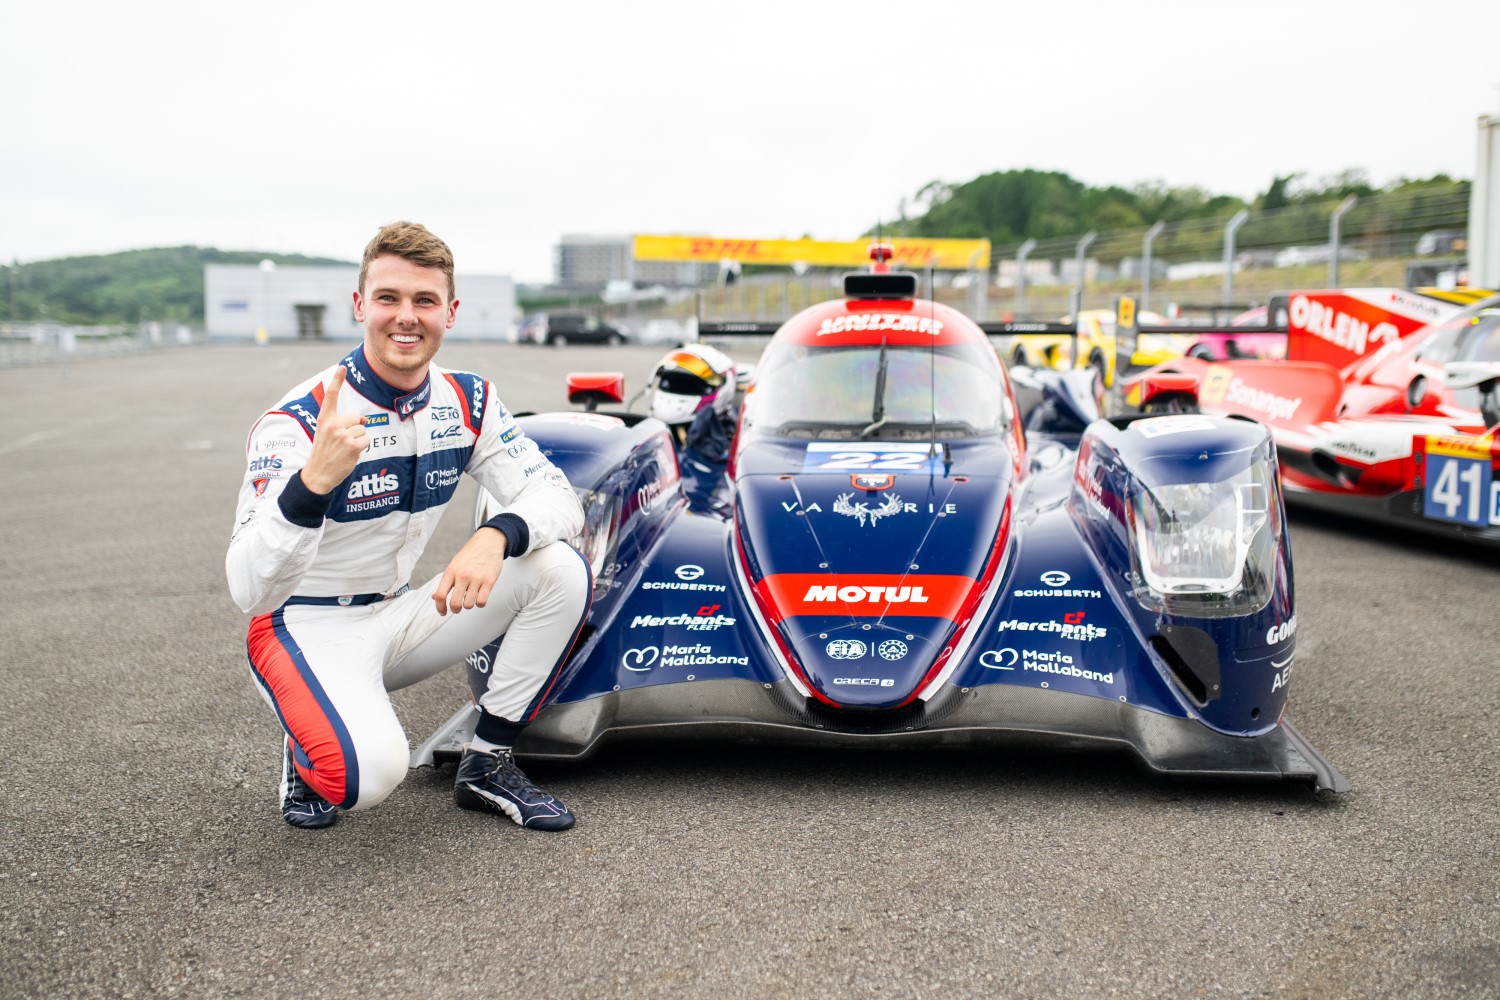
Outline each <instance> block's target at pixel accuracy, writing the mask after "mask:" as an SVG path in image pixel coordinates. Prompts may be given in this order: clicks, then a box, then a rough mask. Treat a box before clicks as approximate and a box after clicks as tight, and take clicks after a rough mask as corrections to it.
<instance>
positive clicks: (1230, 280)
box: [1224, 208, 1250, 306]
mask: <svg viewBox="0 0 1500 1000" xmlns="http://www.w3.org/2000/svg"><path fill="white" fill-rule="evenodd" d="M1248 218H1250V213H1249V212H1247V211H1245V209H1243V208H1242V209H1240V210H1239V211H1238V212H1236V213H1234V218H1232V219H1230V220H1229V225H1227V226H1225V227H1224V304H1225V305H1226V306H1227V305H1229V304H1230V303H1231V302H1233V301H1234V234H1235V233H1236V232H1238V231H1239V228H1240V227H1241V226H1243V225H1244V224H1245V220H1246V219H1248Z"/></svg>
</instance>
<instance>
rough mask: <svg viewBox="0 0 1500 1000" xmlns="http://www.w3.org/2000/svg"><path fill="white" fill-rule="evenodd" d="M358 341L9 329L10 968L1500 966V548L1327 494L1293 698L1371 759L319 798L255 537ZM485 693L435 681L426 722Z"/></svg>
mask: <svg viewBox="0 0 1500 1000" xmlns="http://www.w3.org/2000/svg"><path fill="white" fill-rule="evenodd" d="M662 350H663V349H662V348H647V347H633V346H627V347H624V348H618V349H606V348H582V347H574V348H569V349H567V350H563V351H557V350H552V349H544V348H525V347H518V346H479V345H472V344H463V343H457V342H455V343H450V344H448V345H447V346H446V347H445V348H444V349H443V353H442V354H441V355H440V360H442V361H443V362H444V363H446V364H447V365H449V366H450V367H460V368H471V369H473V370H475V371H479V372H482V373H485V374H487V375H489V376H491V377H493V378H495V379H496V380H497V382H498V385H499V391H500V394H501V398H502V399H504V400H505V401H506V403H507V404H508V405H510V406H511V408H513V409H533V408H550V409H556V408H564V407H565V406H566V401H565V399H564V395H563V391H562V375H563V373H564V372H565V371H567V370H570V369H572V370H599V369H616V368H618V369H623V370H625V371H626V372H627V374H628V376H629V379H630V388H631V389H632V391H633V390H634V388H636V387H638V386H639V385H640V384H641V380H642V378H643V377H644V376H645V374H646V373H647V372H648V371H649V369H650V367H651V365H652V363H653V362H654V361H655V359H656V358H657V357H658V356H659V355H660V354H661V353H662ZM341 353H342V348H341V347H339V346H337V345H334V346H330V345H326V344H325V345H297V344H287V345H271V346H268V347H260V348H257V347H254V346H250V345H244V346H210V347H203V348H184V349H176V350H171V351H164V352H160V353H154V354H147V355H140V356H134V357H123V358H114V359H109V360H103V361H75V362H73V363H72V364H70V365H67V366H61V365H59V366H53V367H44V368H26V369H10V370H0V388H3V391H4V400H5V402H4V408H5V418H4V422H5V426H6V433H5V434H4V436H3V438H0V462H3V476H4V484H5V485H4V492H3V496H4V503H3V514H4V516H3V518H0V532H3V535H0V537H3V546H0V568H3V573H0V625H3V628H0V637H3V645H0V716H3V718H0V721H3V726H0V740H3V768H0V975H3V980H0V984H3V985H0V994H3V995H4V996H7V997H44V996H45V997H66V996H83V997H144V996H163V995H169V994H171V995H177V996H244V997H295V998H306V997H368V996H372V995H387V996H393V997H394V996H432V997H443V996H493V995H506V994H514V993H523V992H524V993H525V994H527V995H538V996H561V995H571V996H587V997H658V996H661V997H665V996H702V997H707V996H712V997H716V998H717V997H724V996H730V997H762V996H784V995H797V996H807V997H867V996H875V995H881V996H893V997H901V996H918V995H922V996H927V995H932V996H937V995H949V996H964V997H972V996H1031V997H1072V996H1080V995H1122V996H1142V997H1145V996H1162V995H1167V994H1174V995H1208V996H1249V997H1254V996H1272V997H1283V996H1288V997H1302V996H1306V997H1370V996H1381V997H1409V996H1465V997H1474V996H1497V995H1500V986H1497V983H1500V903H1497V900H1500V863H1497V857H1496V846H1495V845H1496V843H1497V841H1500V811H1497V804H1496V779H1497V776H1500V732H1497V725H1500V711H1497V707H1500V694H1497V690H1500V677H1497V671H1496V649H1497V646H1500V625H1497V618H1500V616H1497V614H1496V611H1497V598H1496V594H1497V584H1500V569H1497V568H1496V565H1495V563H1496V562H1497V560H1495V559H1494V558H1493V556H1492V555H1491V556H1468V555H1466V554H1464V553H1463V552H1461V551H1457V550H1455V549H1453V548H1452V547H1441V548H1439V547H1437V546H1435V545H1434V543H1432V542H1427V541H1422V540H1414V541H1402V540H1398V539H1390V538H1387V537H1384V536H1385V535H1386V529H1382V528H1371V527H1367V526H1361V525H1357V524H1342V523H1340V522H1339V521H1337V520H1335V519H1331V518H1327V517H1312V516H1304V515H1297V514H1294V516H1293V518H1292V537H1293V544H1294V553H1295V559H1296V571H1297V585H1298V587H1297V597H1298V622H1299V645H1298V657H1297V671H1296V675H1295V677H1294V686H1293V690H1292V700H1291V708H1290V711H1289V718H1291V719H1293V720H1294V721H1295V722H1296V724H1297V725H1298V727H1299V728H1300V729H1301V730H1302V732H1303V733H1304V735H1306V736H1307V737H1308V738H1309V739H1310V740H1311V741H1312V742H1313V744H1314V745H1315V746H1317V747H1318V748H1319V749H1321V750H1322V751H1323V752H1324V754H1326V755H1327V756H1328V758H1329V759H1330V760H1332V761H1333V762H1334V764H1335V765H1336V766H1337V767H1339V768H1340V769H1341V770H1342V771H1343V773H1344V774H1345V775H1346V776H1348V777H1349V779H1350V780H1351V781H1352V782H1353V783H1354V791H1353V792H1352V793H1350V794H1348V795H1346V796H1344V797H1342V798H1340V799H1337V800H1336V801H1332V802H1326V801H1318V800H1317V799H1315V798H1314V797H1313V796H1312V795H1311V794H1310V793H1309V792H1307V791H1306V790H1304V789H1303V788H1301V787H1298V786H1272V785H1243V784H1224V783H1185V782H1180V781H1170V780H1163V779H1158V778H1153V777H1150V776H1147V775H1145V774H1143V773H1142V772H1140V771H1138V770H1137V769H1136V768H1135V767H1134V766H1133V765H1132V764H1131V763H1130V762H1129V760H1127V759H1123V758H1116V757H1112V756H1100V755H1093V754H1078V753H1074V754H1056V753H1037V752H1023V751H1019V750H1018V751H1004V752H999V751H996V752H930V753H929V752H918V753H868V754H859V753H838V752H827V751H789V750H774V749H772V750H768V749H744V748H736V747H723V746H705V747H692V748H683V747H680V746H669V747H620V748H611V749H606V750H604V751H602V752H601V753H600V754H599V755H597V756H596V757H595V758H594V759H593V760H592V761H590V762H588V763H586V764H584V765H581V766H575V767H549V768H533V769H532V771H533V774H534V775H535V776H536V777H538V778H540V779H542V783H543V784H544V785H545V786H546V787H547V788H549V789H550V790H552V791H555V792H556V793H557V794H558V795H559V796H560V797H562V798H563V799H564V800H565V801H566V802H568V803H569V804H570V805H571V806H573V808H574V809H575V810H576V811H577V813H578V815H579V817H580V820H579V825H578V827H577V828H576V829H574V830H573V831H571V832H569V833H567V834H563V835H556V836H554V835H544V834H539V833H529V832H525V831H522V830H520V829H519V828H517V827H515V826H513V825H511V824H510V823H509V822H505V821H502V820H497V819H494V818H490V817H485V816H480V815H476V814H471V813H466V812H461V811H460V810H458V809H456V808H455V807H454V806H453V804H452V802H451V798H450V784H451V781H452V769H451V768H449V769H445V770H442V771H436V772H435V771H430V770H424V771H416V772H413V773H412V774H411V776H410V778H409V780H408V781H407V782H406V783H405V784H404V785H403V786H402V787H401V788H400V789H398V790H397V791H396V792H395V794H393V795H392V796H391V798H390V799H388V800H387V801H386V802H385V803H384V804H382V805H381V806H380V807H379V808H377V809H375V810H373V811H370V812H367V813H361V814H358V815H354V816H345V817H344V818H343V820H342V822H340V823H339V824H338V826H336V827H335V828H334V829H332V830H330V831H325V832H321V833H307V832H302V831H293V830H289V829H287V828H286V827H284V826H283V825H282V823H281V822H280V819H279V818H278V815H277V812H276V808H275V805H276V803H275V786H276V772H277V768H278V753H277V749H276V748H277V732H278V730H277V727H276V724H275V721H274V719H273V718H272V716H271V714H270V713H269V712H268V711H267V710H266V709H265V707H264V706H263V704H262V703H261V701H260V699H259V698H258V697H257V696H256V694H255V692H254V690H253V689H252V685H251V682H250V679H249V677H248V675H247V672H246V669H245V667H244V661H243V635H244V628H245V620H244V617H243V616H242V615H241V614H240V612H239V611H238V610H237V609H236V608H235V607H234V606H233V604H232V603H231V602H230V600H229V597H228V594H227V593H226V588H225V582H224V572H223V556H224V548H225V545H226V543H227V541H228V537H229V531H230V527H231V522H232V519H233V518H232V514H233V501H234V494H235V489H236V486H237V484H238V481H239V476H240V470H241V469H242V467H243V466H242V462H243V455H242V448H243V441H244V436H245V433H246V431H247V430H248V427H249V425H250V422H251V421H252V419H253V418H254V417H255V416H256V415H258V414H259V412H260V411H261V410H262V409H263V408H264V407H265V406H267V405H269V404H270V403H271V402H272V401H274V399H275V397H276V396H277V394H278V393H279V392H281V391H282V390H284V389H286V388H289V387H290V386H291V385H293V384H294V383H296V382H297V381H299V380H300V379H302V378H304V377H305V376H306V375H308V374H310V373H311V372H312V371H314V370H315V369H316V368H318V367H320V366H322V365H324V364H327V363H330V362H331V361H332V360H334V359H335V358H337V357H338V356H339V355H340V354H341ZM749 353H750V354H751V355H752V356H753V353H754V352H749ZM464 496H465V497H467V496H468V494H464ZM454 511H455V515H454V516H451V517H450V518H449V519H448V521H447V522H446V523H445V524H444V525H443V526H442V527H441V528H440V529H439V532H438V535H437V537H436V539H435V540H434V543H433V545H432V546H431V547H430V549H429V555H428V556H427V557H426V558H425V559H424V560H423V563H422V566H421V567H420V568H419V575H420V574H422V573H433V572H436V571H438V570H439V569H440V568H441V566H442V564H443V561H444V560H446V558H447V556H448V555H449V554H450V553H451V552H452V551H453V550H454V549H456V547H457V545H458V544H459V542H460V541H461V539H462V537H463V533H464V529H465V527H466V521H467V513H468V503H467V501H466V500H461V501H460V502H458V503H455V504H454ZM464 697H466V695H465V685H464V681H463V678H462V676H460V674H459V673H458V672H457V671H452V672H449V673H445V674H443V675H441V676H439V677H437V678H434V679H432V680H430V681H427V682H424V683H422V684H419V685H417V686H416V687H414V688H412V689H408V690H407V691H404V692H400V693H398V694H397V695H396V698H395V700H396V704H397V708H398V711H399V712H400V714H401V717H402V719H403V721H404V723H405V724H406V726H407V729H408V732H409V734H410V735H411V736H412V737H413V738H414V739H418V740H419V739H421V738H423V737H425V736H426V735H427V733H429V732H430V731H431V730H432V728H433V727H434V726H436V725H437V723H438V722H439V721H440V720H442V719H443V718H444V717H445V716H446V715H447V714H448V713H449V712H450V711H451V710H452V709H453V708H454V707H455V706H456V705H457V704H459V703H460V701H461V699H463V698H464Z"/></svg>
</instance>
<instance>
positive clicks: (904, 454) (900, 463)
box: [807, 448, 928, 472]
mask: <svg viewBox="0 0 1500 1000" xmlns="http://www.w3.org/2000/svg"><path fill="white" fill-rule="evenodd" d="M807 458H808V463H807V468H809V469H823V470H843V469H885V470H888V471H892V472H901V471H906V472H916V471H918V470H921V469H925V468H926V467H927V464H928V455H927V454H926V449H925V448H924V449H923V450H922V451H835V452H831V453H829V454H826V455H812V454H810V455H808V456H807Z"/></svg>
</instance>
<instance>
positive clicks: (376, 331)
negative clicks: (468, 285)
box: [354, 254, 458, 390]
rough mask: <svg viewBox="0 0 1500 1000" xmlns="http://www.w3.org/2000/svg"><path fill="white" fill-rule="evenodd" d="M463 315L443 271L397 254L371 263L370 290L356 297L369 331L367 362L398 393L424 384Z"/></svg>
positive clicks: (367, 285)
mask: <svg viewBox="0 0 1500 1000" xmlns="http://www.w3.org/2000/svg"><path fill="white" fill-rule="evenodd" d="M457 311H458V300H457V299H454V300H453V301H451V302H450V301H448V279H447V276H446V275H444V274H443V272H442V271H441V270H439V269H438V268H435V267H422V266H421V265H420V264H413V263H412V262H411V261H409V260H407V259H406V258H405V257H398V256H396V255H395V254H381V255H380V256H379V257H376V258H375V259H374V260H373V261H371V262H370V266H369V268H368V270H367V271H366V273H365V285H364V288H363V289H361V290H360V291H358V292H355V293H354V318H355V319H356V320H358V321H359V322H361V323H363V324H364V327H365V359H366V360H367V361H368V362H369V363H370V367H371V368H373V369H374V370H375V374H377V375H379V376H380V377H381V378H382V379H384V380H385V381H386V382H387V383H389V384H390V385H392V386H394V387H395V388H397V389H407V390H411V389H416V388H418V387H419V386H420V385H421V384H422V380H423V379H425V378H426V377H427V363H428V362H430V361H431V360H432V358H433V355H435V354H437V350H438V348H439V347H441V346H442V343H443V334H444V333H445V332H446V331H448V330H449V329H451V328H452V327H453V319H454V316H455V314H456V313H457Z"/></svg>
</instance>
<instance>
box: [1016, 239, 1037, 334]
mask: <svg viewBox="0 0 1500 1000" xmlns="http://www.w3.org/2000/svg"><path fill="white" fill-rule="evenodd" d="M1035 249H1036V240H1027V241H1026V242H1025V243H1022V244H1021V248H1020V249H1019V250H1017V251H1016V319H1025V318H1026V258H1027V257H1029V256H1030V255H1031V251H1033V250H1035Z"/></svg>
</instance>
